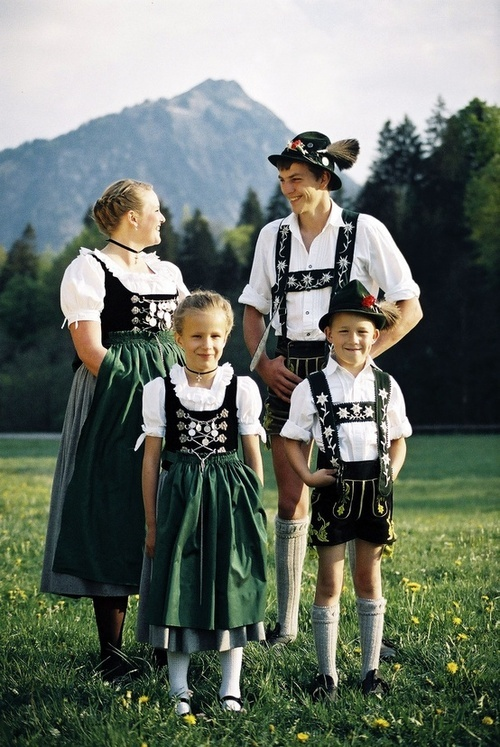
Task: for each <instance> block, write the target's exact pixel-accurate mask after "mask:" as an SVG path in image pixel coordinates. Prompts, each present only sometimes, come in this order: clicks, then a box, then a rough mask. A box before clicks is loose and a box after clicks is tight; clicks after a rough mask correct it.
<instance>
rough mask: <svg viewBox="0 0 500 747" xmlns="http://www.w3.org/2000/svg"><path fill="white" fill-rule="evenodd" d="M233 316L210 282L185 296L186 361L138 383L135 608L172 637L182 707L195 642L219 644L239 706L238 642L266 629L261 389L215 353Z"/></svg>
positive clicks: (225, 688) (179, 324) (167, 641)
mask: <svg viewBox="0 0 500 747" xmlns="http://www.w3.org/2000/svg"><path fill="white" fill-rule="evenodd" d="M232 326H233V312H232V309H231V306H230V304H229V302H228V301H227V300H226V299H225V298H222V296H220V295H218V294H217V293H213V292H211V291H198V292H195V293H193V294H192V295H191V296H189V297H188V298H186V299H184V301H183V302H182V303H181V304H180V305H179V307H178V308H177V309H176V313H175V315H174V331H175V339H176V341H177V343H178V344H179V345H180V347H181V348H182V349H183V350H184V352H185V356H186V364H185V366H180V365H174V366H173V367H172V369H171V371H170V375H169V376H167V377H166V378H165V379H163V378H157V379H155V380H153V381H152V382H150V383H149V384H147V385H146V386H145V388H144V397H143V415H144V426H143V430H144V433H145V434H146V444H145V450H144V462H143V497H144V506H145V512H146V555H147V556H148V557H149V558H154V560H153V562H152V571H151V578H150V588H149V589H148V585H149V584H148V582H149V579H148V569H147V568H145V571H144V574H143V578H144V584H143V585H142V586H141V610H140V617H141V616H144V615H146V620H147V623H148V624H149V631H148V633H149V635H148V638H149V641H150V643H151V644H152V645H153V646H155V647H156V648H166V649H168V653H167V659H168V668H169V680H170V695H171V697H172V698H174V699H175V710H176V713H177V714H178V715H185V714H188V713H190V712H191V704H190V696H191V692H190V690H189V687H188V679H187V676H188V667H189V659H190V654H191V652H193V651H205V650H217V651H219V656H220V662H221V668H222V682H221V685H220V689H219V698H220V703H221V706H222V708H224V709H225V710H230V711H240V710H241V708H242V705H241V693H240V673H241V665H242V654H243V646H245V644H246V643H247V641H259V640H262V639H263V638H264V637H265V634H264V626H263V622H262V621H263V619H264V607H265V595H266V546H267V534H266V518H265V512H264V509H263V507H262V504H261V501H260V492H261V487H262V482H263V468H262V458H261V453H260V445H259V438H262V439H264V438H265V434H264V430H263V428H262V426H261V424H260V422H259V416H260V412H261V409H262V401H261V398H260V394H259V390H258V387H257V385H256V384H255V382H254V381H253V380H252V379H250V378H249V377H246V376H244V377H236V376H235V375H234V374H233V369H232V367H231V365H230V364H229V363H225V364H224V365H223V366H220V367H219V365H218V364H219V360H220V358H221V355H222V352H223V350H224V346H225V344H226V341H227V338H228V335H229V333H230V331H231V328H232ZM238 434H239V435H240V436H241V445H242V451H243V462H242V461H241V460H240V458H239V457H238V454H237V448H238ZM163 438H165V451H164V452H163V457H162V454H161V452H162V439H163ZM160 460H161V461H162V466H163V471H162V473H161V476H160V477H158V467H159V463H160ZM157 495H158V509H157V515H156V503H157V500H156V498H157ZM145 566H147V563H145ZM138 637H139V640H144V631H143V632H142V633H141V622H140V623H139V629H138Z"/></svg>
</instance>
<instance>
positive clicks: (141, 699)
mask: <svg viewBox="0 0 500 747" xmlns="http://www.w3.org/2000/svg"><path fill="white" fill-rule="evenodd" d="M148 700H149V695H141V696H140V697H139V700H138V703H139V705H142V704H143V703H147V702H148Z"/></svg>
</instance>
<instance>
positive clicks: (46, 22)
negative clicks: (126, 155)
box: [0, 0, 500, 180]
mask: <svg viewBox="0 0 500 747" xmlns="http://www.w3.org/2000/svg"><path fill="white" fill-rule="evenodd" d="M499 20H500V8H499V4H498V2H497V0H475V1H474V2H471V0H406V1H405V2H394V0H350V1H349V2H348V1H347V0H308V2H307V3H305V2H303V0H301V1H300V2H299V0H254V1H253V2H252V3H251V4H250V5H245V4H242V3H241V0H225V1H224V2H211V1H210V0H182V1H179V0H71V2H61V0H37V1H36V2H33V0H2V3H1V4H0V45H1V48H2V61H3V64H2V66H1V69H0V86H1V90H2V92H3V101H2V109H3V112H4V120H5V121H4V122H3V125H2V131H1V134H0V148H6V147H15V146H17V145H19V144H20V143H22V142H24V141H25V140H31V139H34V138H52V137H55V136H57V135H60V134H63V133H65V132H68V131H70V130H72V129H75V128H76V127H78V126H79V125H80V124H83V123H84V122H87V121H88V120H90V119H93V118H95V117H98V116H102V115H105V114H109V113H111V112H116V111H120V110H121V109H123V108H124V107H126V106H133V105H135V104H138V103H141V102H142V101H144V100H146V99H151V100H155V99H158V98H162V97H165V98H171V97H173V96H175V95H177V94H179V93H182V92H184V91H186V90H188V89H189V88H192V87H193V86H195V85H197V84H198V83H200V82H202V81H203V80H205V79H207V78H215V79H232V80H236V81H237V82H238V83H240V85H241V86H242V87H243V88H244V90H245V91H246V93H247V94H248V95H249V96H251V97H252V98H254V99H255V100H256V101H258V102H260V103H262V104H264V105H265V106H267V107H268V108H269V109H271V111H273V112H274V113H275V114H276V115H277V116H278V117H280V118H281V119H282V120H283V121H284V122H285V123H286V125H287V126H288V127H290V129H292V130H295V131H297V132H299V131H301V130H306V129H318V130H322V131H323V132H326V133H327V134H328V135H330V137H332V138H334V139H337V138H339V137H348V136H354V137H358V138H359V139H360V141H361V146H362V152H361V156H360V159H359V162H358V164H356V166H355V167H354V169H353V171H352V176H353V178H354V179H358V180H359V179H361V180H362V179H363V178H364V177H365V176H366V173H367V170H368V167H369V164H370V163H371V161H372V159H373V155H374V151H375V147H376V141H377V134H378V132H379V131H380V129H381V127H382V125H383V123H384V122H385V121H386V120H387V119H391V120H392V121H393V122H399V121H401V120H402V118H403V117H404V115H405V114H407V115H408V116H409V117H410V119H412V120H413V121H414V122H415V124H416V125H417V126H418V127H419V128H420V127H422V126H423V124H424V122H425V119H426V118H427V117H428V116H429V115H430V113H431V110H432V107H433V105H434V103H435V102H436V100H437V98H438V96H442V97H443V98H444V100H445V102H446V104H447V106H448V109H449V111H450V112H453V111H456V110H457V109H459V108H461V107H463V106H465V105H466V104H467V103H468V102H469V101H470V100H471V99H472V98H474V97H475V96H477V97H479V98H482V99H484V100H486V101H487V102H488V103H489V104H494V103H498V98H499V95H498V94H499V90H500V85H499V80H500V74H499V70H500V59H499V52H498V44H497V37H498V30H499V25H500V24H499ZM5 115H6V116H5ZM355 172H356V173H355Z"/></svg>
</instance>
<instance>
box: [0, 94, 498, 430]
mask: <svg viewBox="0 0 500 747" xmlns="http://www.w3.org/2000/svg"><path fill="white" fill-rule="evenodd" d="M228 178H230V175H228ZM96 197H97V196H96ZM333 197H334V199H335V200H336V201H337V202H339V203H340V204H341V205H342V206H343V207H349V208H352V209H355V210H358V211H362V212H366V213H369V214H371V215H374V216H375V217H377V218H379V219H380V220H381V221H382V222H383V223H385V225H386V226H387V227H388V229H389V230H390V232H391V233H392V235H393V236H394V239H395V241H396V243H397V244H398V246H399V247H400V248H401V250H402V252H403V254H404V255H405V257H406V259H407V261H408V263H409V264H410V267H411V269H412V272H413V276H414V278H415V280H416V281H417V283H418V284H419V285H420V288H421V303H422V307H423V311H424V319H423V321H422V322H421V323H420V324H419V325H418V327H417V328H416V329H414V330H413V331H412V332H411V333H410V334H409V335H408V336H407V337H406V338H404V339H403V340H402V341H401V342H400V343H399V344H398V345H397V346H395V347H394V348H392V349H391V350H389V351H388V352H386V353H384V354H383V356H381V357H380V359H378V360H377V363H378V364H379V365H381V366H382V367H383V368H384V369H386V370H388V371H389V372H390V373H391V374H393V375H394V377H395V378H396V379H397V380H398V382H399V384H400V385H401V387H402V389H403V392H404V394H405V398H406V401H407V408H408V414H409V418H410V420H411V422H412V424H413V425H415V426H419V425H451V424H453V425H463V426H474V425H494V424H498V423H500V407H499V404H500V393H499V390H500V387H499V384H498V380H499V377H498V367H499V363H500V355H499V352H498V344H499V331H500V330H499V327H500V325H499V313H500V304H499V298H500V221H499V213H500V210H499V208H500V109H499V108H498V107H496V106H489V105H487V104H486V103H485V102H482V101H480V100H478V99H474V100H472V101H471V102H470V103H469V104H468V105H467V106H466V107H465V108H464V109H462V110H460V111H459V112H457V113H455V114H453V115H448V114H447V112H446V109H445V104H444V102H443V101H442V100H438V102H437V103H436V106H435V108H434V109H433V111H432V112H431V115H430V117H429V119H428V121H427V125H426V129H425V132H424V133H419V132H418V131H417V128H416V127H415V125H414V124H413V123H412V122H411V120H410V119H408V117H405V118H404V119H403V120H402V121H401V122H400V123H398V124H393V123H391V122H390V121H388V122H386V123H385V124H384V126H383V128H382V129H381V131H380V134H379V143H378V152H377V157H376V159H375V161H374V163H373V164H372V167H371V171H370V176H369V178H368V180H367V182H366V184H365V185H364V186H363V188H362V189H361V191H360V192H359V194H358V196H357V197H356V200H355V203H354V204H347V202H346V200H343V198H342V193H341V192H340V193H334V194H333ZM162 212H163V214H164V215H165V217H166V222H165V224H164V225H163V227H162V234H161V235H162V242H161V244H160V245H159V246H157V247H154V250H155V251H157V253H158V254H159V255H160V257H161V258H162V259H168V260H170V261H173V262H175V263H176V264H177V265H179V267H180V268H181V270H182V273H183V276H184V279H185V282H186V284H187V286H188V287H189V288H190V289H194V288H198V287H202V288H211V289H214V290H217V291H219V292H220V293H223V294H224V295H225V296H227V297H228V298H229V299H230V300H231V301H232V303H233V306H234V308H235V312H236V324H235V329H234V331H233V333H232V335H231V338H230V341H229V343H228V346H227V348H226V354H225V356H224V358H225V360H229V361H231V363H233V365H234V367H235V370H236V372H237V373H239V374H247V373H248V366H249V360H250V359H249V355H248V353H247V350H246V348H245V345H244V342H243V336H242V328H241V317H242V311H243V309H242V307H241V306H240V305H239V304H238V303H237V299H238V296H239V294H240V293H241V290H242V288H243V287H244V285H245V284H246V282H247V280H248V276H249V272H250V267H251V262H252V257H253V248H254V246H255V240H256V237H257V235H258V232H259V231H260V229H261V227H262V226H263V225H264V224H265V223H266V222H268V221H270V220H273V219H275V218H279V217H282V216H284V215H287V214H288V213H289V207H288V203H287V201H286V200H285V199H284V198H283V197H282V195H281V192H280V190H279V186H277V189H276V191H275V193H274V194H273V196H272V197H271V199H270V201H269V203H268V204H267V205H266V206H262V205H261V204H260V203H259V199H258V196H257V194H256V193H255V191H254V190H252V189H250V190H249V191H248V193H247V195H246V198H245V200H244V202H243V203H242V205H241V211H240V216H239V220H238V223H237V225H236V226H235V227H234V228H231V229H228V230H226V231H224V232H223V234H222V235H220V236H215V235H214V234H213V232H212V230H211V227H210V224H209V222H208V220H207V219H206V218H205V217H204V215H203V214H202V213H201V211H199V210H195V212H194V213H193V214H192V215H190V216H187V217H185V218H184V220H183V221H182V224H181V227H180V228H179V229H177V230H176V229H175V228H174V224H176V221H174V220H173V217H172V215H171V213H170V210H169V208H168V205H162ZM105 243H106V240H105V238H104V237H103V236H102V235H100V234H99V233H98V231H97V228H96V226H95V225H94V224H93V222H92V220H91V218H90V217H89V214H88V215H87V216H85V218H84V220H83V226H82V231H81V233H80V234H79V235H78V236H76V237H75V238H74V239H73V240H72V241H71V242H70V243H69V244H68V245H67V246H66V247H65V248H64V250H63V251H62V252H61V253H60V254H57V255H56V254H53V253H48V252H45V253H40V252H39V251H38V249H37V238H36V226H33V225H31V224H28V225H27V226H26V228H25V230H24V231H23V233H22V235H21V236H20V237H19V238H18V239H17V240H16V241H15V242H14V243H13V244H12V246H11V247H10V249H8V250H7V249H6V248H3V247H0V432H6V431H7V432H23V431H32V432H36V431H49V432H58V431H60V429H61V426H62V420H63V417H64V411H65V406H66V401H67V397H68V393H69V388H70V385H71V377H72V369H71V361H72V358H73V350H72V345H71V340H70V336H69V333H68V331H67V330H66V329H64V330H61V325H62V322H63V317H62V313H61V310H60V306H59V286H60V282H61V278H62V275H63V273H64V270H65V268H66V267H67V265H68V264H69V263H70V262H71V260H72V259H73V258H74V257H75V256H76V255H77V254H78V251H79V248H80V247H81V246H87V247H98V248H100V247H103V246H104V245H105Z"/></svg>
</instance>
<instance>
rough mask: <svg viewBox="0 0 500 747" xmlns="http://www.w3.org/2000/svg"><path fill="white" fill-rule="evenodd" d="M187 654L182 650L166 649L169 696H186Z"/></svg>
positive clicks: (187, 690)
mask: <svg viewBox="0 0 500 747" xmlns="http://www.w3.org/2000/svg"><path fill="white" fill-rule="evenodd" d="M189 658H190V657H189V654H184V653H182V651H167V659H168V681H169V682H170V693H169V694H170V696H171V697H172V698H188V697H189V695H190V693H189V688H188V679H187V678H188V669H189Z"/></svg>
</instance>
